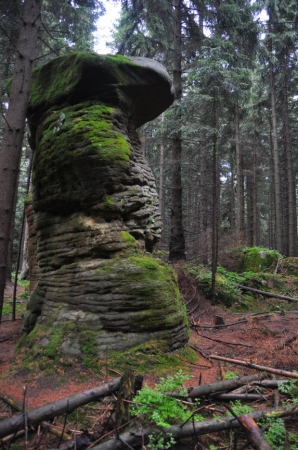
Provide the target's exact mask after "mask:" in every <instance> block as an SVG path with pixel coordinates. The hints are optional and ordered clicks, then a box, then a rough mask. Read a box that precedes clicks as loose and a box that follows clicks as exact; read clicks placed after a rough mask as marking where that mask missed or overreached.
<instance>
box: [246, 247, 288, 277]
mask: <svg viewBox="0 0 298 450" xmlns="http://www.w3.org/2000/svg"><path fill="white" fill-rule="evenodd" d="M279 258H282V255H281V254H280V253H278V251H277V250H270V249H268V248H262V247H247V248H245V249H243V251H242V254H241V256H240V260H241V263H240V270H239V272H254V273H258V272H266V271H269V270H272V269H275V267H276V265H277V262H278V260H279Z"/></svg>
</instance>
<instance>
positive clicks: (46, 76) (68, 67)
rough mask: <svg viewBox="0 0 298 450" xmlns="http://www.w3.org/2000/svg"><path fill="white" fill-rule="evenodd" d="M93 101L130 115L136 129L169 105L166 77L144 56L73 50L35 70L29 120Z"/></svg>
mask: <svg viewBox="0 0 298 450" xmlns="http://www.w3.org/2000/svg"><path fill="white" fill-rule="evenodd" d="M86 99H90V100H91V99H92V100H98V101H101V102H104V103H107V104H110V105H113V106H120V107H121V108H122V109H123V110H129V111H130V112H131V111H132V114H133V116H132V119H133V121H134V123H135V125H136V127H139V126H141V125H143V124H144V123H145V122H148V121H149V120H152V119H154V118H155V117H157V116H158V115H159V114H161V113H162V112H163V111H164V110H165V109H167V108H168V107H169V106H170V105H171V104H172V102H173V101H174V92H173V87H172V82H171V78H170V76H169V75H168V73H167V71H166V69H165V68H164V66H162V65H161V64H160V63H158V62H157V61H154V60H152V59H149V58H141V57H136V58H134V57H130V58H127V57H125V56H122V55H99V54H97V53H87V52H74V53H70V54H68V55H66V56H60V57H58V58H55V59H53V60H52V61H50V62H48V63H47V64H44V65H43V66H41V67H38V68H37V69H36V70H35V71H34V74H33V79H32V85H31V90H30V99H29V107H28V117H29V118H32V116H33V117H34V116H35V118H38V117H39V116H40V115H41V114H42V113H43V112H44V111H46V110H47V109H49V108H51V107H53V106H54V105H55V106H58V105H66V104H69V105H72V104H76V103H80V102H81V101H83V100H84V101H86Z"/></svg>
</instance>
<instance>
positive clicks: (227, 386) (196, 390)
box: [188, 373, 266, 398]
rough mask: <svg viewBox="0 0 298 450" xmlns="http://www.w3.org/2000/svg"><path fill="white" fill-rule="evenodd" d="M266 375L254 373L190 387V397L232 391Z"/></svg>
mask: <svg viewBox="0 0 298 450" xmlns="http://www.w3.org/2000/svg"><path fill="white" fill-rule="evenodd" d="M265 377H266V374H258V373H257V374H253V375H248V376H244V377H241V378H233V379H232V380H222V381H216V382H215V383H210V384H203V385H200V386H195V387H192V388H190V389H188V397H190V398H197V397H206V396H209V395H211V394H215V393H216V392H217V393H219V392H218V391H221V393H222V391H232V390H233V389H236V388H238V387H240V386H243V385H244V384H247V383H251V382H252V381H261V380H263V379H264V378H265Z"/></svg>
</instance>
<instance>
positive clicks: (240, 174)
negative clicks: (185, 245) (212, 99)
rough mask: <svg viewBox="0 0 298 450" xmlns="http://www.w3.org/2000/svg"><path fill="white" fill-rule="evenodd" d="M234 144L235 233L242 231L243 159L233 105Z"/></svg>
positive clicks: (238, 119) (238, 127) (236, 117)
mask: <svg viewBox="0 0 298 450" xmlns="http://www.w3.org/2000/svg"><path fill="white" fill-rule="evenodd" d="M235 143H236V171H237V215H236V217H237V231H238V232H239V234H240V233H242V232H243V231H244V195H243V161H242V160H243V157H242V149H241V143H240V118H239V107H238V105H235Z"/></svg>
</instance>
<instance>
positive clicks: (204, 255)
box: [199, 132, 209, 265]
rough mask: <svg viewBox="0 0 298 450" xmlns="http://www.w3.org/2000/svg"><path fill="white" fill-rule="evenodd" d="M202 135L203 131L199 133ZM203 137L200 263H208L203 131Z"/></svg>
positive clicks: (205, 145)
mask: <svg viewBox="0 0 298 450" xmlns="http://www.w3.org/2000/svg"><path fill="white" fill-rule="evenodd" d="M201 135H203V132H202V133H201ZM203 137H204V139H202V147H201V154H200V170H201V177H200V193H201V202H200V259H199V261H200V263H201V264H205V265H207V264H208V254H209V251H208V239H207V227H208V219H207V205H208V199H207V142H206V135H205V133H204V136H203Z"/></svg>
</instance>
